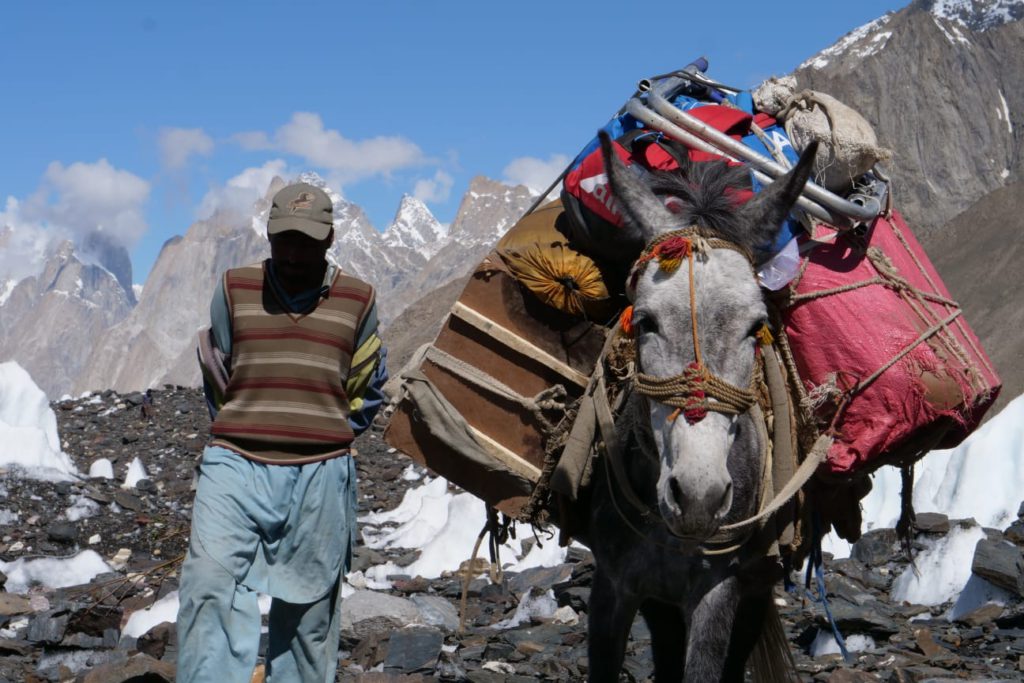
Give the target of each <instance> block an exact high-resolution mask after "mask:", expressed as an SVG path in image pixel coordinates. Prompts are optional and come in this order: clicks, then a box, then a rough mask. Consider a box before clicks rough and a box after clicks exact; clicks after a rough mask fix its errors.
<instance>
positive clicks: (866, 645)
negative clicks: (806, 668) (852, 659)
mask: <svg viewBox="0 0 1024 683" xmlns="http://www.w3.org/2000/svg"><path fill="white" fill-rule="evenodd" d="M844 640H845V641H846V649H847V651H849V652H863V651H865V650H873V649H874V648H875V640H874V639H873V638H872V637H871V636H865V635H861V634H857V633H855V634H854V635H852V636H848V637H846V638H844ZM838 654H842V653H841V651H840V650H839V643H837V642H836V639H835V636H833V635H832V633H831V632H829V631H825V630H819V631H818V635H817V636H815V637H814V642H813V643H811V656H812V657H824V656H825V655H838Z"/></svg>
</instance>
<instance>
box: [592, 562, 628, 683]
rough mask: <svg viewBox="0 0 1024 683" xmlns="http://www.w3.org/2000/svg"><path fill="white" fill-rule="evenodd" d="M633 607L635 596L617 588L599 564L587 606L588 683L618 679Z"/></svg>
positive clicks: (602, 682)
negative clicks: (630, 595)
mask: <svg viewBox="0 0 1024 683" xmlns="http://www.w3.org/2000/svg"><path fill="white" fill-rule="evenodd" d="M636 608H637V605H636V600H635V599H633V598H631V597H629V596H626V595H624V594H622V593H619V592H617V591H616V590H615V585H614V583H613V581H612V580H611V579H610V578H609V577H608V575H607V574H605V573H604V572H602V571H601V566H600V565H598V566H597V567H596V568H595V569H594V581H593V584H592V585H591V587H590V603H589V605H588V606H587V657H588V659H589V675H588V676H587V680H588V681H590V683H615V682H616V681H618V680H619V672H620V671H621V670H622V660H623V659H624V658H625V656H626V641H627V639H628V638H629V629H630V628H631V627H632V626H633V618H634V617H635V616H636Z"/></svg>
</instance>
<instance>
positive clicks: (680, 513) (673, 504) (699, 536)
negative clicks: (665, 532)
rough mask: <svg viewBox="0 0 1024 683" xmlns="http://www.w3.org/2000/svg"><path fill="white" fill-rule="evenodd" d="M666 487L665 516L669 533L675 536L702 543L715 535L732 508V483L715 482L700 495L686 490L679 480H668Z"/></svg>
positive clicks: (663, 510)
mask: <svg viewBox="0 0 1024 683" xmlns="http://www.w3.org/2000/svg"><path fill="white" fill-rule="evenodd" d="M667 483H668V486H667V489H668V490H667V491H666V492H665V493H666V494H667V495H666V496H665V499H663V500H662V516H663V517H664V519H665V522H666V523H667V525H668V528H669V530H670V531H671V532H672V533H673V534H675V535H676V536H680V537H683V538H688V539H696V540H701V541H703V540H705V539H707V538H709V537H711V536H712V535H714V533H715V532H716V531H718V527H719V526H721V524H722V521H723V520H724V519H725V516H726V515H727V514H728V513H729V510H730V509H731V508H732V482H731V481H728V480H725V481H721V482H716V483H715V484H711V485H707V486H703V487H701V488H700V490H699V491H694V490H693V488H692V487H688V486H686V485H685V483H684V482H683V481H681V480H680V478H679V477H675V476H672V477H669V478H668V482H667ZM665 508H667V509H665Z"/></svg>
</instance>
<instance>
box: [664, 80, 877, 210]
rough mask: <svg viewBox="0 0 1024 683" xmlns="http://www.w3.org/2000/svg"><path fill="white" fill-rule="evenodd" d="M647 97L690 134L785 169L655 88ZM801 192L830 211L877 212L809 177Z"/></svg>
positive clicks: (761, 165)
mask: <svg viewBox="0 0 1024 683" xmlns="http://www.w3.org/2000/svg"><path fill="white" fill-rule="evenodd" d="M647 100H648V102H650V103H651V104H652V105H653V106H654V109H655V111H657V112H658V113H659V114H662V115H663V116H665V118H667V119H668V120H669V121H672V122H673V123H675V124H678V125H679V126H682V127H683V128H685V129H686V130H688V131H689V132H691V133H692V134H694V135H696V136H698V137H700V138H703V139H704V140H706V141H708V142H710V143H711V144H712V145H714V146H715V147H717V148H719V149H720V150H724V151H726V152H728V153H729V154H731V155H733V156H734V157H737V158H739V159H742V160H743V161H746V162H748V163H750V164H752V165H753V166H755V167H756V168H757V169H758V170H760V171H763V172H764V173H765V174H767V175H769V176H771V177H773V178H777V177H779V176H781V175H782V174H784V173H785V172H786V169H784V168H783V167H782V166H780V165H779V164H777V163H775V161H774V160H772V159H769V158H768V157H766V156H762V155H761V154H758V153H757V152H755V151H754V150H752V149H750V148H749V147H747V146H746V145H744V144H743V143H742V142H737V141H736V140H733V139H732V138H731V137H729V136H728V135H726V134H725V133H722V132H721V131H718V130H716V129H714V128H712V127H711V126H709V125H707V124H706V123H704V122H703V121H701V120H700V119H697V118H696V117H694V116H692V115H690V114H687V113H686V112H684V111H682V110H680V109H679V108H678V107H676V106H675V105H673V104H672V103H671V102H669V101H668V100H666V99H665V98H664V97H662V96H661V95H660V94H658V92H657V91H656V89H655V90H651V91H650V92H648V93H647ZM666 132H667V131H666ZM802 194H805V195H806V196H807V197H808V198H810V199H812V200H813V201H815V202H817V203H818V204H820V205H821V206H823V207H825V208H827V209H829V210H831V211H834V212H837V213H841V214H844V215H846V216H849V217H850V218H853V219H855V220H859V221H871V220H873V219H874V218H875V217H876V216H877V215H878V213H877V212H875V213H872V212H871V209H870V208H867V207H864V206H859V205H857V204H854V203H853V202H848V201H846V200H845V199H843V198H842V197H840V196H839V195H836V194H834V193H832V192H829V191H828V190H826V189H825V188H823V187H821V186H820V185H817V184H816V183H813V182H811V181H807V184H806V185H805V186H804V189H803V192H802Z"/></svg>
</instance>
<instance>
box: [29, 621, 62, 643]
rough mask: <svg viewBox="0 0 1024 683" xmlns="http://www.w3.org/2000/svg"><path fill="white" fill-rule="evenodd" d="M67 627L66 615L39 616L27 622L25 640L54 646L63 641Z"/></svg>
mask: <svg viewBox="0 0 1024 683" xmlns="http://www.w3.org/2000/svg"><path fill="white" fill-rule="evenodd" d="M67 626H68V615H67V614H62V615H60V616H56V617H55V616H50V615H49V614H40V615H38V616H37V617H35V618H34V619H32V620H31V621H30V622H29V624H28V633H26V634H25V639H26V640H28V641H29V642H32V643H49V644H52V645H56V644H57V643H59V642H60V641H62V640H64V633H65V632H66V631H67Z"/></svg>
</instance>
